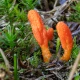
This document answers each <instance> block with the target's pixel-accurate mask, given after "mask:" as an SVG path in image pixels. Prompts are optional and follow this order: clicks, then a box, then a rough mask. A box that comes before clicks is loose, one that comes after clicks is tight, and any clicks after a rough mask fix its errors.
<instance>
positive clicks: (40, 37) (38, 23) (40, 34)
mask: <svg viewBox="0 0 80 80" xmlns="http://www.w3.org/2000/svg"><path fill="white" fill-rule="evenodd" d="M28 19H29V22H30V24H31V27H32V32H33V35H34V37H35V39H36V40H37V42H38V44H39V45H40V47H41V50H42V56H43V60H44V62H49V61H50V58H51V56H52V54H51V53H50V51H49V47H48V41H49V40H51V39H52V38H53V29H52V28H49V29H48V30H46V28H45V26H44V24H43V21H42V19H41V17H40V15H39V13H38V12H37V11H36V10H30V11H29V12H28Z"/></svg>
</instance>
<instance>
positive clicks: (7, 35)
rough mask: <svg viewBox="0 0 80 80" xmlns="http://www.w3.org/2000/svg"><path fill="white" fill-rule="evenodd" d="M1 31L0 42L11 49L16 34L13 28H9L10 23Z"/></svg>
mask: <svg viewBox="0 0 80 80" xmlns="http://www.w3.org/2000/svg"><path fill="white" fill-rule="evenodd" d="M1 32H2V35H1V36H0V42H2V43H3V44H4V45H6V46H9V47H10V49H13V48H14V46H15V40H16V35H17V34H14V32H13V29H12V28H11V26H10V25H8V26H7V28H6V29H5V31H1Z"/></svg>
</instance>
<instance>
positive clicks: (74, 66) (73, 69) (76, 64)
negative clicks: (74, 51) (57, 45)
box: [68, 52, 80, 80]
mask: <svg viewBox="0 0 80 80" xmlns="http://www.w3.org/2000/svg"><path fill="white" fill-rule="evenodd" d="M79 61H80V52H79V54H78V55H77V58H76V60H75V62H74V65H73V67H72V70H71V72H70V75H69V78H68V80H72V78H73V75H74V73H75V71H76V69H77V67H78V63H79Z"/></svg>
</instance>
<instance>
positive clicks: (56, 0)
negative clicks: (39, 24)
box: [53, 0, 58, 8]
mask: <svg viewBox="0 0 80 80" xmlns="http://www.w3.org/2000/svg"><path fill="white" fill-rule="evenodd" d="M57 2H58V0H55V3H54V6H53V7H54V8H55V7H56V5H57Z"/></svg>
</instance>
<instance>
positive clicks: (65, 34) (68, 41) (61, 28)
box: [56, 21, 73, 61]
mask: <svg viewBox="0 0 80 80" xmlns="http://www.w3.org/2000/svg"><path fill="white" fill-rule="evenodd" d="M56 29H57V33H58V36H59V38H60V41H61V45H62V48H63V49H64V54H63V56H62V57H61V58H60V60H61V61H68V60H69V59H70V56H71V50H72V47H73V39H72V35H71V31H70V29H69V27H68V26H67V25H66V24H65V23H64V22H63V21H60V22H58V24H57V25H56Z"/></svg>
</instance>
